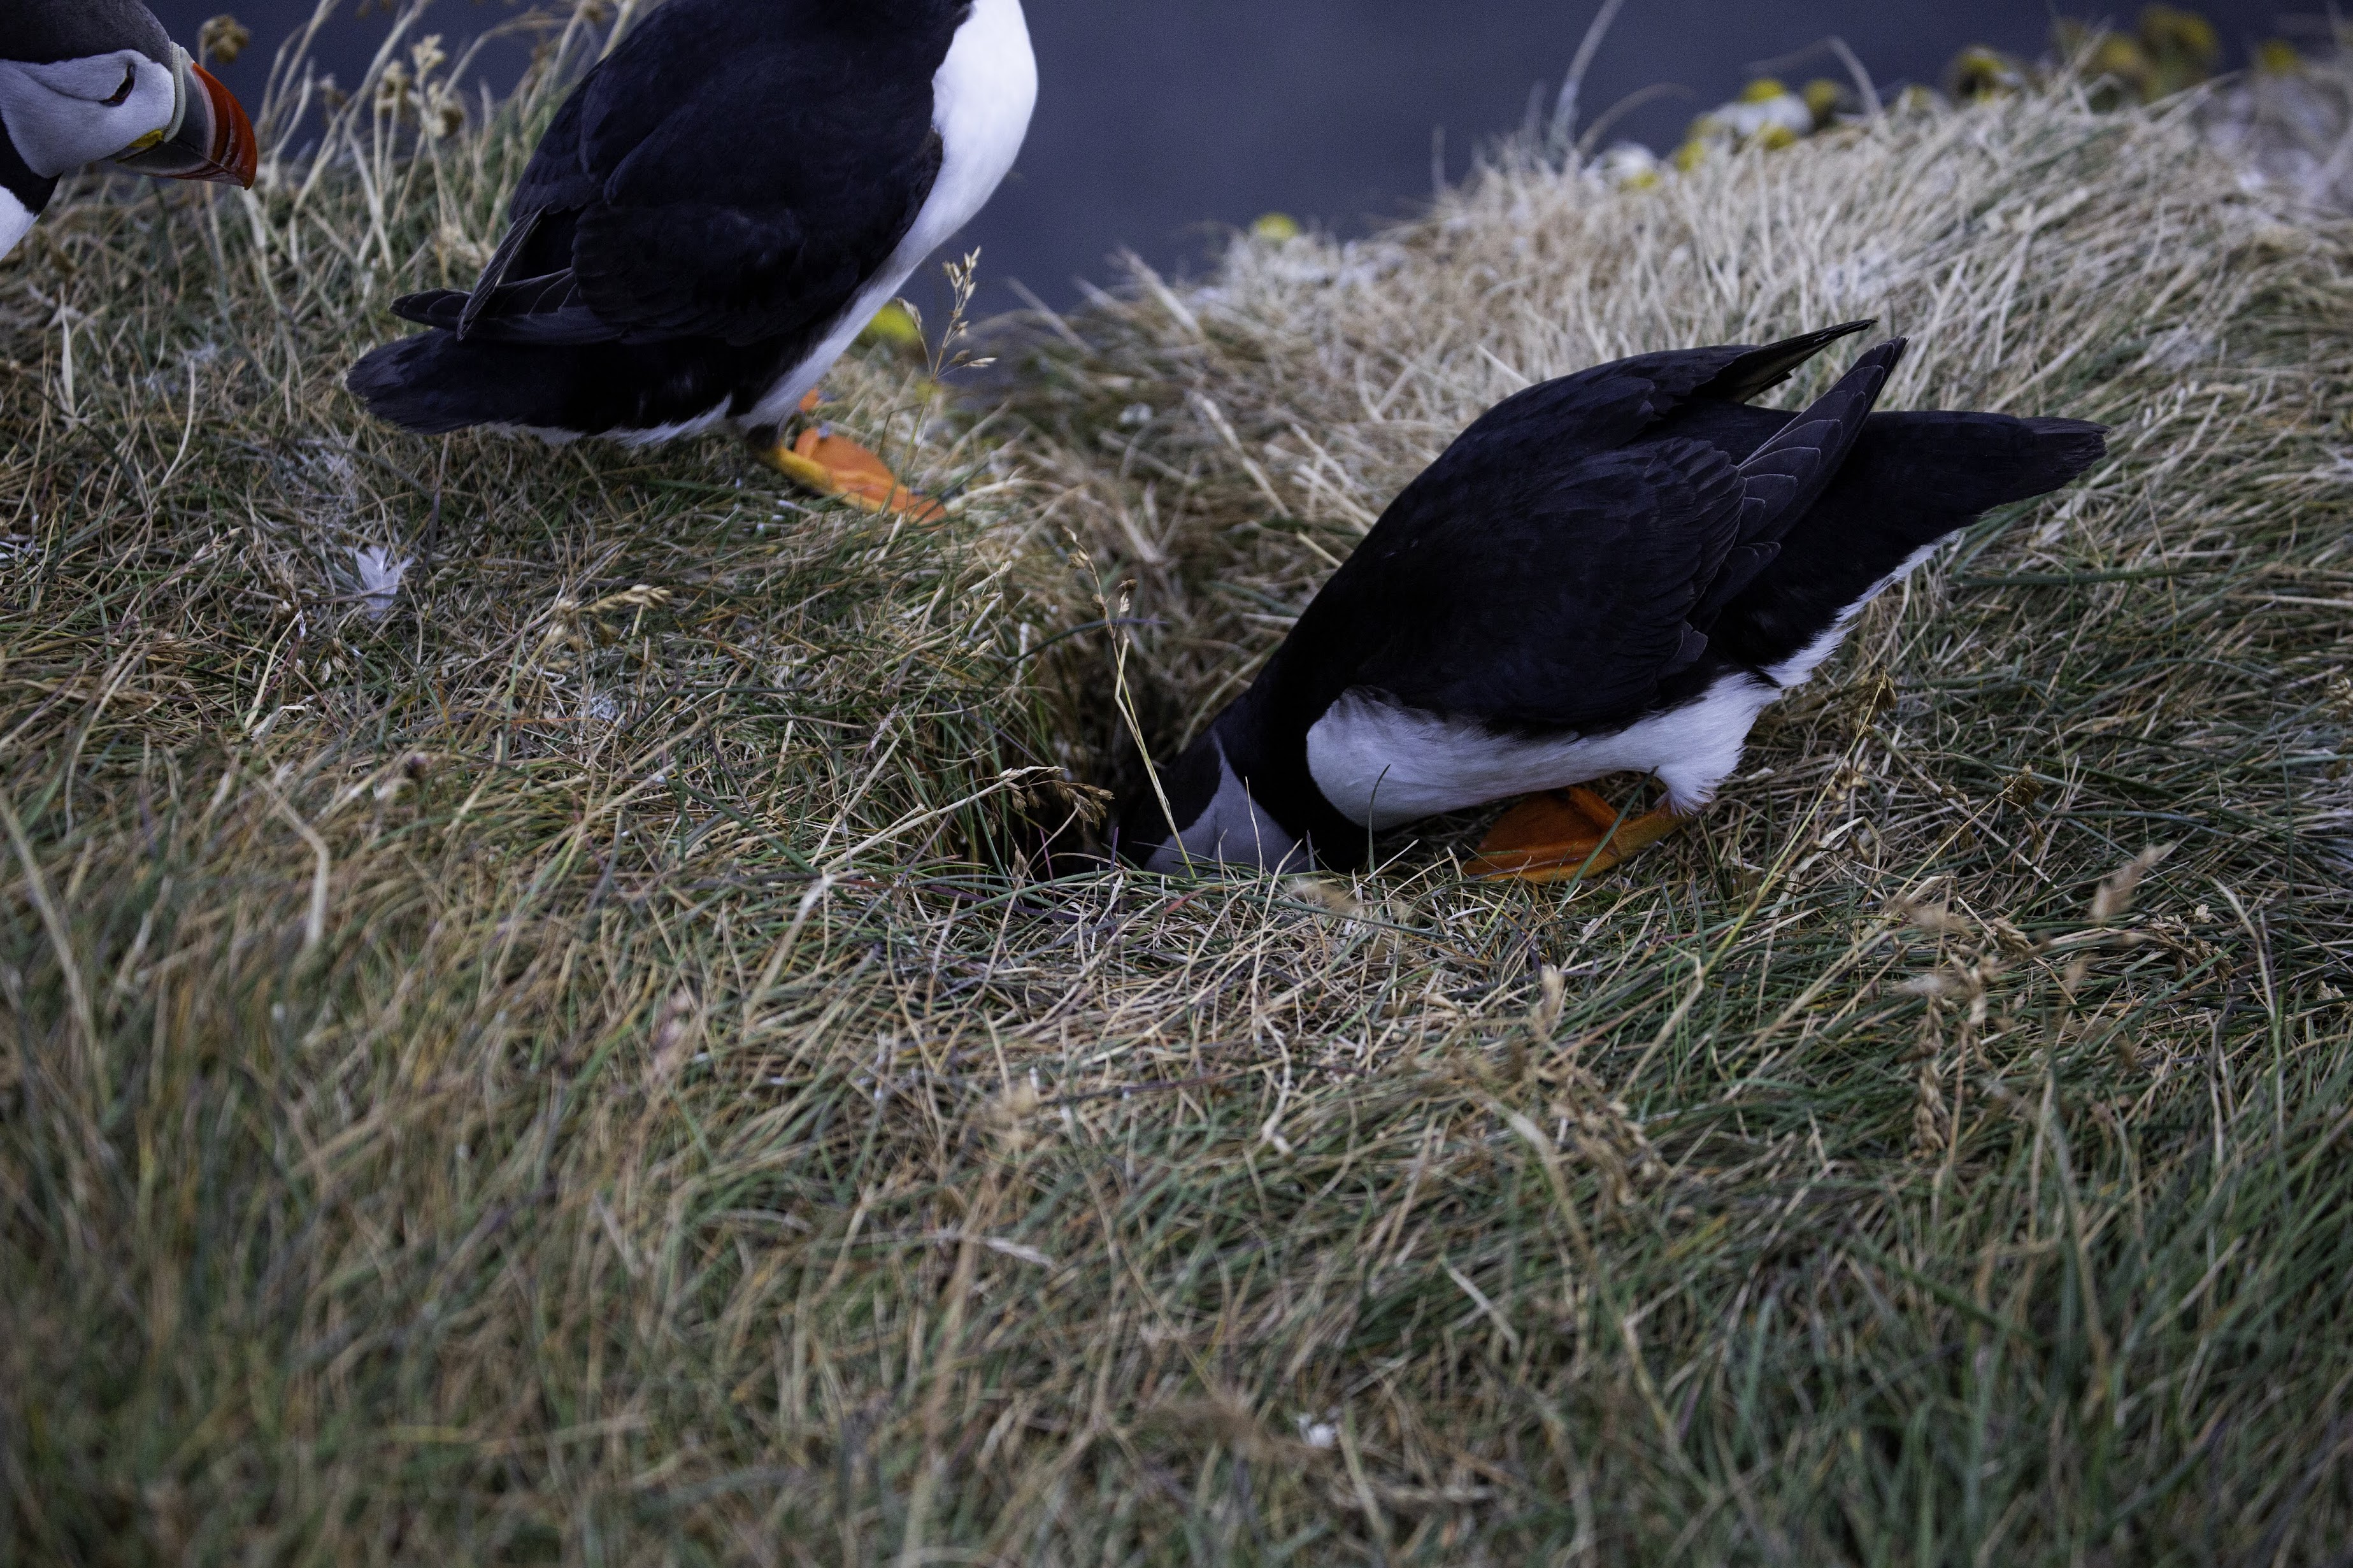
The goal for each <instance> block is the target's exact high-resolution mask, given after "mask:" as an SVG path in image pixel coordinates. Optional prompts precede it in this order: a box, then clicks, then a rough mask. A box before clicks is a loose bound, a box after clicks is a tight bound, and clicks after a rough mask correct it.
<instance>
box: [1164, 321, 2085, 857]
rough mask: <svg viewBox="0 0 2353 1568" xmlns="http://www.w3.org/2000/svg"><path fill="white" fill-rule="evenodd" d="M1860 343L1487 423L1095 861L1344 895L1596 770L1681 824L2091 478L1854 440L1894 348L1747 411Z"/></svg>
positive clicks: (1667, 359)
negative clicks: (1914, 574)
mask: <svg viewBox="0 0 2353 1568" xmlns="http://www.w3.org/2000/svg"><path fill="white" fill-rule="evenodd" d="M1870 324H1871V323H1869V322H1867V321H1865V322H1855V323H1851V324H1849V325H1846V326H1842V327H1834V328H1831V329H1830V330H1829V331H1820V332H1814V333H1810V334H1808V335H1806V336H1803V337H1798V338H1792V339H1789V340H1788V341H1787V342H1779V343H1775V344H1772V345H1770V346H1767V347H1764V348H1747V347H1729V348H1706V349H1692V350H1685V351H1681V352H1674V353H1653V354H1645V355H1641V356H1640V357H1637V358H1634V359H1628V360H1621V361H1619V362H1617V363H1611V364H1605V365H1601V366H1599V367H1597V368H1595V369H1592V370H1588V371H1583V372H1580V373H1578V374H1574V375H1569V376H1565V377H1562V378H1561V379H1559V380H1556V381H1551V382H1546V383H1545V384H1541V385H1538V386H1534V387H1530V388H1528V389H1527V390H1525V391H1524V392H1521V393H1519V394H1517V395H1514V396H1513V397H1510V398H1507V399H1506V400H1504V402H1503V403H1500V404H1498V405H1496V406H1495V407H1494V408H1493V409H1491V410H1489V411H1488V413H1487V414H1486V415H1485V416H1482V418H1481V419H1479V420H1478V421H1477V422H1476V423H1475V424H1473V425H1472V426H1471V427H1470V428H1469V429H1468V430H1466V431H1465V432H1464V433H1463V434H1462V436H1461V437H1460V438H1458V439H1457V440H1456V441H1455V442H1454V444H1453V445H1452V446H1451V447H1449V448H1448V449H1447V450H1446V451H1445V453H1444V454H1442V455H1441V456H1440V458H1438V460H1437V461H1436V462H1435V463H1433V464H1431V465H1430V468H1428V469H1427V470H1426V471H1425V472H1424V473H1422V474H1421V476H1420V477H1419V478H1418V479H1415V480H1414V481H1413V482H1412V483H1411V484H1410V485H1409V486H1408V487H1407V488H1406V489H1405V490H1404V491H1403V492H1402V493H1401V494H1399V495H1398V498H1397V500H1395V501H1394V502H1393V503H1392V504H1391V505H1390V507H1389V508H1388V511H1387V512H1386V513H1384V514H1383V515H1382V517H1381V519H1380V521H1378V522H1377V524H1376V525H1375V526H1374V528H1373V529H1372V531H1370V532H1369V533H1368V534H1367V535H1366V538H1365V540H1364V542H1362V543H1361V544H1359V545H1358V546H1357V547H1356V552H1355V553H1354V554H1352V555H1351V556H1350V557H1349V558H1348V560H1347V561H1346V562H1345V563H1343V564H1342V566H1341V567H1340V569H1339V570H1338V571H1337V572H1335V574H1333V576H1332V578H1331V580H1330V581H1329V582H1327V583H1326V584H1324V588H1323V590H1322V592H1320V593H1319V594H1317V595H1316V596H1315V598H1314V601H1313V602H1312V603H1310V604H1309V605H1308V606H1307V608H1306V610H1305V612H1304V613H1303V615H1301V616H1300V617H1299V620H1298V622H1297V624H1296V625H1295V626H1293V630H1292V632H1291V634H1290V636H1289V637H1287V638H1286V639H1285V640H1284V642H1283V643H1282V646H1281V647H1279V648H1278V649H1276V651H1275V653H1274V654H1273V656H1272V657H1271V658H1270V659H1269V660H1268V662H1267V665H1266V667H1265V668H1264V669H1263V670H1262V671H1261V673H1260V675H1259V678H1258V679H1257V680H1256V681H1255V682H1254V683H1253V684H1252V685H1251V686H1250V689H1249V690H1248V691H1246V692H1245V693H1244V694H1243V695H1242V696H1241V697H1240V698H1238V699H1236V700H1235V701H1234V702H1233V703H1232V704H1231V705H1230V706H1229V707H1228V708H1227V709H1226V710H1224V711H1223V712H1222V713H1220V714H1219V716H1218V718H1217V719H1216V720H1215V721H1213V722H1212V723H1211V724H1210V726H1209V728H1208V731H1206V732H1205V733H1204V734H1203V735H1202V736H1201V738H1200V739H1199V740H1198V741H1197V742H1195V743H1194V744H1193V746H1192V747H1190V748H1189V749H1188V750H1187V752H1185V754H1184V756H1183V757H1182V758H1181V759H1180V760H1179V761H1178V762H1177V763H1176V764H1175V765H1174V766H1173V767H1172V768H1170V769H1168V770H1166V771H1165V772H1164V773H1162V775H1161V778H1160V781H1159V783H1160V788H1161V789H1162V790H1163V791H1165V793H1166V797H1167V799H1166V806H1165V807H1164V805H1163V804H1162V801H1161V799H1160V798H1159V796H1158V795H1156V794H1155V793H1154V792H1152V791H1146V792H1145V794H1144V795H1142V796H1141V797H1139V798H1138V799H1136V800H1135V801H1134V802H1133V803H1132V804H1131V805H1130V806H1129V808H1128V810H1127V811H1126V812H1125V813H1124V819H1123V822H1122V826H1121V832H1120V839H1119V847H1120V850H1121V852H1122V853H1123V854H1124V855H1125V856H1126V857H1127V858H1130V859H1132V860H1134V861H1136V862H1138V863H1140V864H1142V865H1145V866H1146V867H1148V868H1152V869H1155V870H1163V871H1176V870H1180V869H1183V868H1185V867H1186V866H1187V865H1188V864H1194V865H1198V864H1204V863H1206V864H1214V863H1217V862H1219V861H1225V862H1229V863H1233V864H1240V865H1245V866H1260V867H1264V868H1270V869H1272V868H1282V869H1296V868H1306V867H1308V866H1313V865H1322V866H1326V867H1335V868H1347V867H1353V866H1356V865H1360V864H1362V862H1363V860H1364V858H1365V856H1366V849H1367V842H1366V841H1367V839H1368V837H1370V835H1371V834H1372V833H1373V832H1376V831H1378V830H1381V829H1385V828H1388V827H1393V826H1398V825H1401V824H1404V823H1407V822H1411V821H1414V820H1416V819H1418V818H1419V817H1423V816H1434V815H1437V814H1439V813H1441V812H1447V811H1456V810H1461V809H1465V808H1468V807H1471V806H1475V805H1482V804H1485V803H1487V802H1490V801H1494V800H1500V799H1503V798H1504V797H1507V796H1511V795H1524V794H1528V793H1530V792H1535V791H1543V790H1556V789H1560V788H1563V787H1565V786H1567V785H1571V784H1580V783H1582V782H1584V781H1587V780H1589V779H1594V778H1598V777H1600V776H1602V775H1603V774H1606V773H1616V772H1623V771H1631V772H1643V773H1653V774H1655V775H1657V777H1658V779H1659V780H1660V782H1661V783H1662V784H1664V785H1665V787H1666V792H1667V810H1668V811H1669V812H1671V813H1673V814H1676V815H1678V816H1682V815H1688V814H1690V813H1692V812H1694V811H1696V810H1698V809H1699V808H1700V807H1702V806H1704V805H1706V804H1707V803H1708V802H1709V801H1710V800H1712V799H1713V798H1714V797H1715V792H1716V790H1717V788H1718V786H1719V785H1720V784H1722V783H1723V782H1724V780H1725V778H1726V777H1727V776H1728V775H1729V774H1730V773H1732V772H1733V770H1734V769H1735V767H1736V765H1737V763H1738V762H1739V758H1740V753H1741V749H1742V746H1743V744H1744V742H1746V737H1747V734H1748V731H1749V727H1750V726H1751V725H1752V724H1753V723H1754V722H1755V721H1756V718H1757V714H1758V713H1759V712H1761V711H1762V710H1764V709H1765V708H1766V706H1767V705H1768V704H1769V703H1771V702H1772V701H1773V700H1775V699H1776V698H1778V696H1780V695H1781V693H1782V692H1784V691H1786V690H1788V689H1789V688H1791V687H1793V686H1796V685H1798V684H1799V683H1800V682H1802V681H1803V680H1805V679H1807V677H1808V676H1810V674H1811V673H1812V671H1813V670H1814V668H1816V667H1817V666H1819V665H1820V663H1821V662H1822V660H1823V659H1825V658H1828V657H1829V656H1830V654H1831V652H1832V651H1833V650H1834V649H1835V648H1836V647H1837V646H1838V644H1839V641H1840V639H1841V637H1843V636H1844V635H1845V632H1846V630H1847V628H1848V626H1850V625H1852V622H1853V620H1854V618H1855V616H1857V615H1859V614H1860V613H1861V611H1862V607H1863V605H1866V604H1868V603H1869V602H1870V601H1871V599H1872V597H1873V595H1876V594H1877V593H1879V592H1880V591H1881V590H1882V589H1883V588H1885V587H1887V586H1888V585H1889V584H1892V583H1894V582H1895V581H1896V580H1897V579H1899V578H1900V577H1902V576H1903V575H1904V574H1905V573H1906V572H1908V571H1909V570H1910V569H1911V568H1912V567H1913V566H1914V565H1915V564H1917V563H1919V561H1920V560H1921V559H1922V558H1923V557H1924V556H1925V555H1926V554H1927V552H1929V550H1930V549H1931V548H1932V547H1933V546H1934V545H1935V544H1936V542H1937V541H1938V540H1940V539H1942V538H1944V537H1945V536H1947V534H1949V533H1951V532H1953V531H1955V530H1957V529H1959V528H1961V527H1963V526H1965V525H1967V524H1968V522H1969V521H1972V520H1973V519H1975V518H1977V517H1978V515H1979V514H1980V513H1982V512H1984V511H1985V510H1988V509H1989V508H1991V507H1994V506H1999V505H2000V504H2002V503H2004V502H2008V501H2013V500H2024V499H2026V498H2028V497H2031V496H2036V495H2041V494H2042V493H2044V492H2045V491H2048V490H2052V489H2057V488H2058V487H2059V486H2061V485H2063V484H2065V483H2066V482H2067V481H2068V480H2070V479H2073V478H2074V477H2075V476H2076V475H2077V474H2079V473H2081V472H2082V471H2083V470H2084V468H2086V467H2088V466H2089V465H2090V464H2091V463H2092V462H2094V460H2096V459H2097V458H2099V457H2100V456H2101V454H2102V452H2103V450H2104V443H2103V440H2102V437H2103V436H2104V434H2105V432H2104V431H2103V429H2102V428H2101V427H2100V426H2096V425H2089V424H2084V423H2083V422H2080V421H2076V420H2070V419H2015V418H2010V417H2008V416H2002V415H1993V414H1967V413H1888V414H1879V413H1873V411H1872V407H1873V403H1874V402H1875V401H1876V399H1877V398H1878V396H1879V394H1880V391H1881V389H1882V388H1883V385H1884V384H1885V382H1886V378H1887V376H1888V374H1889V373H1890V372H1891V371H1892V370H1893V369H1894V366H1895V363H1896V362H1897V360H1898V359H1899V358H1900V356H1901V354H1902V353H1903V348H1904V344H1903V340H1901V339H1894V340H1891V341H1889V342H1885V343H1883V344H1881V345H1880V346H1879V347H1877V348H1874V349H1872V350H1870V351H1869V352H1868V353H1864V354H1863V355H1862V356H1861V358H1860V359H1859V360H1858V361H1857V362H1856V363H1855V365H1854V367H1853V368H1852V370H1851V371H1849V372H1848V374H1846V375H1845V376H1844V377H1843V378H1842V379H1841V381H1840V382H1839V383H1838V384H1837V385H1836V386H1835V387H1833V388H1832V389H1831V391H1830V392H1829V393H1828V394H1826V395H1824V396H1823V397H1822V398H1821V399H1820V401H1819V402H1817V403H1815V404H1814V405H1812V406H1811V407H1810V408H1808V409H1807V410H1805V412H1803V413H1802V414H1799V415H1796V416H1791V415H1789V414H1786V413H1778V412H1775V411H1771V410H1767V409H1761V408H1754V407H1750V406H1748V405H1747V404H1746V400H1747V399H1749V398H1751V397H1754V396H1756V395H1757V394H1759V393H1761V392H1763V391H1765V390H1767V388H1769V387H1771V386H1774V385H1776V384H1779V383H1780V382H1782V381H1784V380H1786V379H1787V378H1788V375H1789V374H1790V373H1791V372H1792V371H1794V370H1795V369H1796V368H1797V367H1798V366H1799V365H1800V364H1802V363H1804V362H1805V361H1807V360H1808V359H1810V358H1811V357H1812V356H1813V355H1814V354H1816V353H1819V352H1820V350H1821V349H1823V348H1824V347H1825V346H1827V345H1828V344H1830V343H1831V342H1834V341H1835V340H1837V339H1839V338H1841V337H1844V336H1846V335H1848V334H1850V333H1852V332H1857V331H1862V330H1863V329H1864V328H1865V327H1868V326H1869V325H1870ZM1172 819H1173V822H1174V825H1175V826H1176V828H1177V829H1178V830H1179V835H1178V837H1180V838H1181V842H1182V848H1181V849H1180V847H1179V846H1178V843H1177V842H1175V841H1172V838H1171V834H1170V826H1171V821H1172Z"/></svg>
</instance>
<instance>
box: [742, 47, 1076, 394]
mask: <svg viewBox="0 0 2353 1568" xmlns="http://www.w3.org/2000/svg"><path fill="white" fill-rule="evenodd" d="M1037 103H1038V60H1037V57H1036V56H1035V55H1033V54H1032V53H1031V52H1030V48H1029V23H1028V21H1026V20H1025V19H1024V18H1023V16H1022V15H1021V0H974V5H973V7H972V15H971V16H967V17H965V23H964V26H961V27H959V28H958V29H956V36H955V39H954V40H953V41H952V42H951V43H950V44H949V45H948V53H947V58H945V59H944V60H942V61H941V62H940V68H939V70H938V71H937V73H935V74H934V76H933V78H932V129H933V130H934V131H936V132H939V135H940V172H939V175H938V177H937V178H936V179H934V181H933V182H932V191H931V195H928V196H926V197H925V198H924V200H923V207H922V209H921V210H920V211H918V212H917V213H916V215H915V221H914V224H913V226H911V227H910V228H909V229H908V230H907V236H906V237H905V238H904V239H902V240H901V241H900V242H899V248H898V249H896V250H894V251H892V253H891V259H890V260H888V261H886V262H884V263H883V264H882V268H881V270H880V271H879V272H877V273H875V275H874V276H873V277H872V278H871V279H868V281H867V284H866V287H865V288H863V289H860V290H859V293H858V298H857V299H856V300H852V301H851V302H850V306H849V310H845V311H843V312H842V314H841V319H840V320H839V321H837V322H836V323H835V324H834V327H833V330H832V331H830V332H829V333H828V334H827V336H826V339H825V341H824V342H821V343H819V344H818V346H817V348H816V349H815V350H814V351H812V352H811V353H810V354H809V356H808V357H807V359H805V360H803V361H801V363H798V364H797V365H795V366H794V367H793V368H792V369H790V370H788V371H786V373H785V374H784V375H783V376H782V377H780V378H779V379H778V380H777V382H776V384H775V385H774V386H771V387H770V388H769V389H768V390H767V392H766V393H765V394H764V395H762V396H761V398H760V401H759V403H758V404H757V405H754V407H753V409H752V411H751V412H750V413H749V414H746V415H744V416H740V417H739V418H738V419H737V420H736V423H737V424H739V425H741V426H744V428H745V429H758V428H760V427H762V426H773V425H775V424H776V422H777V421H778V420H780V419H782V418H784V417H785V416H786V415H787V414H789V413H790V412H792V410H793V408H794V407H795V406H796V405H798V404H799V402H800V400H801V395H802V394H803V393H805V392H807V391H808V389H809V388H811V387H813V386H815V385H816V384H818V382H819V381H821V380H823V379H824V377H825V373H826V372H827V371H828V370H830V369H831V368H832V367H833V362H834V361H835V360H837V359H839V358H840V357H841V354H842V351H843V350H845V349H847V348H849V345H850V344H851V342H854V341H856V339H857V337H858V334H859V332H860V331H862V330H863V329H864V328H865V325H866V323H867V322H868V321H872V320H873V319H874V312H875V311H877V310H881V308H882V307H883V306H884V305H887V304H889V303H890V302H891V300H892V296H894V295H896V294H897V293H898V292H899V287H900V285H901V284H902V283H904V282H906V280H907V277H908V275H909V274H910V273H912V272H913V271H914V270H915V268H917V267H919V266H921V265H922V264H923V258H925V257H927V256H929V255H931V254H932V252H934V250H937V249H938V248H939V247H941V246H943V245H944V244H946V243H947V242H948V240H949V239H950V238H951V237H954V236H955V232H956V230H958V229H960V228H962V227H963V226H965V224H966V223H967V222H969V221H971V218H972V216H973V215H974V214H975V213H976V212H978V211H979V210H980V209H981V208H982V207H983V206H985V205H987V203H988V198H989V197H990V196H991V195H995V194H996V191H997V186H998V185H999V184H1002V183H1003V182H1004V179H1005V176H1006V175H1007V174H1009V173H1010V172H1011V171H1012V168H1013V160H1014V158H1015V156H1016V155H1017V154H1018V153H1020V151H1021V142H1022V139H1023V138H1024V137H1026V136H1028V135H1029V113H1030V110H1033V109H1035V108H1036V107H1037Z"/></svg>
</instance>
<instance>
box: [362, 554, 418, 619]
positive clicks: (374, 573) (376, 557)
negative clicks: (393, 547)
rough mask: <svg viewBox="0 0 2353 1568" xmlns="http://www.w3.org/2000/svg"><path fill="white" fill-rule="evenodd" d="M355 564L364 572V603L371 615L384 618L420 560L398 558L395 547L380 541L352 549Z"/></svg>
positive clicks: (406, 557) (390, 610) (363, 605)
mask: <svg viewBox="0 0 2353 1568" xmlns="http://www.w3.org/2000/svg"><path fill="white" fill-rule="evenodd" d="M352 564H353V566H354V567H356V568H357V569H358V571H359V574H360V592H359V597H360V601H361V607H362V608H364V610H366V611H367V615H368V619H370V620H372V621H380V620H382V619H384V618H385V616H388V615H390V614H392V602H393V600H394V599H395V598H396V597H398V596H399V594H400V582H401V579H402V578H404V577H406V576H407V575H408V569H409V568H410V567H411V566H414V565H415V564H417V563H416V560H415V559H414V558H413V557H411V556H406V555H404V556H402V557H401V558H400V559H399V560H397V561H395V560H394V559H393V558H392V552H391V551H389V550H386V549H385V547H384V546H382V545H380V544H370V545H366V546H364V547H363V548H361V549H356V550H353V552H352Z"/></svg>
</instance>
